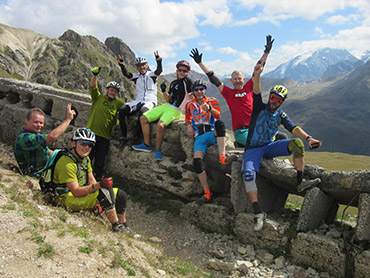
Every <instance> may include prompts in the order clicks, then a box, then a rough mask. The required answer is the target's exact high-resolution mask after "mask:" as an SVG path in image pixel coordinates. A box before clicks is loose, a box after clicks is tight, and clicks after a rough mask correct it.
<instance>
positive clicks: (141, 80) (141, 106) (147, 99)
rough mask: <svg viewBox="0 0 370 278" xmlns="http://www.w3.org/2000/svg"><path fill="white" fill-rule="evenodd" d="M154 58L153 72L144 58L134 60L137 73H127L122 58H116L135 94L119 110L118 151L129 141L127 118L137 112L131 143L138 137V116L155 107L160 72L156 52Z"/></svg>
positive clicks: (139, 128) (139, 129)
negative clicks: (135, 126)
mask: <svg viewBox="0 0 370 278" xmlns="http://www.w3.org/2000/svg"><path fill="white" fill-rule="evenodd" d="M154 56H155V60H156V61H157V69H156V70H155V71H154V72H153V71H151V70H150V69H149V66H148V61H147V59H146V58H145V57H137V58H136V59H135V66H136V68H137V70H138V71H139V73H131V72H128V70H127V69H126V67H125V65H124V64H123V56H120V55H119V56H118V64H119V66H120V67H121V70H122V74H123V75H124V76H125V77H127V78H128V79H130V80H131V81H133V82H134V83H135V85H136V94H137V96H136V99H135V100H133V101H130V102H127V103H126V104H125V105H123V106H122V107H121V108H120V110H119V122H120V128H121V134H122V138H121V140H120V143H119V145H118V148H119V149H122V148H123V147H124V146H125V145H126V144H127V143H128V141H129V138H128V137H127V122H128V116H130V115H132V114H133V113H135V112H137V111H138V112H139V115H138V126H137V128H136V129H137V130H136V134H135V138H132V141H135V140H137V139H138V137H139V136H140V131H141V127H140V116H141V115H142V114H143V113H144V112H146V111H148V110H150V109H153V108H154V107H156V106H157V79H158V76H159V75H160V74H161V72H162V58H161V57H160V56H159V54H158V51H155V52H154Z"/></svg>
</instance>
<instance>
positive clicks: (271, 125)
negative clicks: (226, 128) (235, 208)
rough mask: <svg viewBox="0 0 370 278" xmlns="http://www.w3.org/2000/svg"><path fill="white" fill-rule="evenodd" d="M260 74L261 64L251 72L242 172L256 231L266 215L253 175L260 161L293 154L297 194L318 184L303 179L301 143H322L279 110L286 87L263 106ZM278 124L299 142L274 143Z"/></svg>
mask: <svg viewBox="0 0 370 278" xmlns="http://www.w3.org/2000/svg"><path fill="white" fill-rule="evenodd" d="M262 71H263V64H262V63H257V65H256V66H255V68H254V83H253V110H252V117H251V122H250V126H249V134H248V139H247V143H246V146H245V152H244V156H243V169H242V174H243V181H244V184H245V188H246V191H247V193H248V197H249V200H250V202H251V203H252V206H253V210H254V230H255V231H259V230H261V229H262V227H263V221H264V219H265V217H266V213H264V212H263V211H262V209H261V207H260V205H259V203H258V194H257V186H256V182H255V181H256V173H258V171H259V165H260V163H261V161H262V158H263V157H267V158H273V157H276V156H286V155H292V154H293V163H294V166H295V168H296V170H297V190H298V192H302V191H304V190H306V189H308V188H311V187H313V186H315V185H317V184H319V183H320V182H321V180H320V179H319V178H316V179H314V180H305V179H303V169H304V160H303V156H304V144H303V142H302V140H306V141H307V142H308V145H309V147H310V149H312V148H318V147H321V144H322V142H321V141H319V140H317V139H314V138H312V136H310V135H308V134H307V133H306V132H305V131H304V130H303V129H302V128H300V127H299V126H297V125H295V124H294V123H293V122H292V121H291V120H290V118H289V117H288V115H287V114H286V113H284V111H283V110H281V108H280V106H281V104H282V103H283V102H284V101H285V99H286V98H287V96H288V90H287V89H286V88H285V87H283V86H281V85H276V86H275V87H273V88H272V89H271V90H270V97H269V101H268V103H267V104H266V103H263V102H262V97H261V80H260V76H261V73H262ZM280 124H282V125H283V126H284V127H285V129H287V130H288V131H289V132H291V133H292V134H294V135H295V136H297V137H298V138H293V139H283V140H278V141H273V138H274V135H275V134H276V132H277V130H278V128H279V125H280Z"/></svg>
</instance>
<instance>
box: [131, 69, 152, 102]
mask: <svg viewBox="0 0 370 278" xmlns="http://www.w3.org/2000/svg"><path fill="white" fill-rule="evenodd" d="M131 80H132V81H133V82H134V83H135V85H136V93H137V97H136V99H135V100H134V101H132V102H130V106H133V105H135V104H137V103H138V102H144V103H145V102H153V103H154V104H155V105H157V76H156V75H155V73H154V72H153V71H151V70H147V72H146V73H145V74H141V73H133V74H132V79H131Z"/></svg>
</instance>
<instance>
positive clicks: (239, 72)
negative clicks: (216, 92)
mask: <svg viewBox="0 0 370 278" xmlns="http://www.w3.org/2000/svg"><path fill="white" fill-rule="evenodd" d="M234 74H241V75H243V77H244V73H243V72H242V71H240V70H234V71H233V72H232V73H231V77H232V76H233V75H234Z"/></svg>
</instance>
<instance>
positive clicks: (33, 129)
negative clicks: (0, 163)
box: [14, 103, 76, 176]
mask: <svg viewBox="0 0 370 278" xmlns="http://www.w3.org/2000/svg"><path fill="white" fill-rule="evenodd" d="M71 107H72V105H71V104H70V103H69V104H68V105H67V115H66V119H65V120H64V121H63V122H62V123H61V124H60V125H59V126H57V127H56V128H55V129H53V130H52V131H51V132H50V133H49V134H41V133H40V132H41V130H42V129H43V128H44V123H45V113H44V112H43V111H42V110H41V109H40V108H32V109H31V110H29V111H28V113H27V116H26V124H25V126H24V128H23V129H22V131H21V132H20V133H19V134H18V136H17V139H16V140H15V145H14V154H15V158H16V160H17V162H18V165H19V168H20V170H21V172H22V173H23V174H25V175H29V176H35V175H37V173H38V172H39V171H40V170H42V169H43V168H44V167H45V165H46V163H47V161H48V158H49V157H50V155H51V154H52V152H53V151H52V150H50V149H49V148H48V146H47V145H48V144H50V143H52V142H54V141H56V140H57V139H58V138H59V137H60V136H61V135H62V134H63V133H64V132H65V131H66V129H67V127H68V126H69V124H70V123H71V121H72V120H73V117H74V116H75V115H76V112H75V111H74V110H72V109H71Z"/></svg>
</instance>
